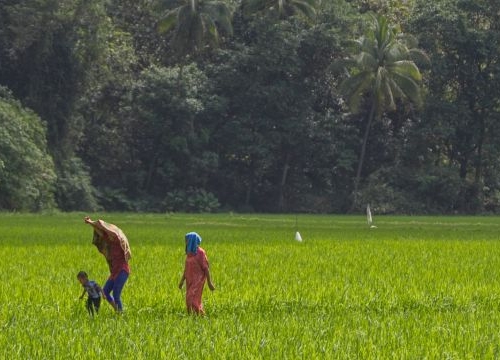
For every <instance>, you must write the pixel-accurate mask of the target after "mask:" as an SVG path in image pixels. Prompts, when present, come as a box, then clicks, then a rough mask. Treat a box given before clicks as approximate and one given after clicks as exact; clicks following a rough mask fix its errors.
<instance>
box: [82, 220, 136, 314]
mask: <svg viewBox="0 0 500 360" xmlns="http://www.w3.org/2000/svg"><path fill="white" fill-rule="evenodd" d="M84 220H85V223H87V224H89V225H91V226H92V227H93V228H94V238H93V240H92V243H93V244H94V245H95V246H96V247H97V250H99V252H100V253H101V254H103V255H104V257H105V258H106V261H107V263H108V266H109V272H110V274H109V278H108V280H107V281H106V283H105V284H104V288H103V292H104V295H105V297H106V300H107V301H108V302H109V303H110V304H111V306H113V308H114V309H115V310H116V311H117V312H118V313H121V312H122V311H123V304H122V301H121V293H122V290H123V287H124V286H125V283H126V282H127V279H128V277H129V274H130V266H129V264H128V262H129V260H130V258H131V256H132V255H131V251H130V246H129V243H128V239H127V237H126V236H125V234H124V233H123V231H122V230H121V229H120V228H119V227H118V226H116V225H113V224H109V223H107V222H105V221H103V220H96V221H93V220H92V219H91V218H90V217H88V216H86V217H85V219H84ZM111 293H113V294H111Z"/></svg>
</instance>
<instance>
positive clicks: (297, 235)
mask: <svg viewBox="0 0 500 360" xmlns="http://www.w3.org/2000/svg"><path fill="white" fill-rule="evenodd" d="M295 240H296V241H300V242H302V236H300V233H299V232H298V231H297V232H296V233H295Z"/></svg>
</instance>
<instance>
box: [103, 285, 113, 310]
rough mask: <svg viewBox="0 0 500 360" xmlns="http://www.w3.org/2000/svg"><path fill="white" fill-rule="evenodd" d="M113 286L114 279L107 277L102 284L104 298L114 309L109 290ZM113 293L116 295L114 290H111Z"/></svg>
mask: <svg viewBox="0 0 500 360" xmlns="http://www.w3.org/2000/svg"><path fill="white" fill-rule="evenodd" d="M114 286H115V280H113V279H111V278H109V279H108V280H107V281H106V283H105V284H104V286H103V288H102V291H103V292H104V295H105V296H106V300H107V301H108V302H109V303H110V304H111V306H113V308H114V309H115V310H116V303H115V299H114V298H113V296H111V291H113V287H114ZM113 295H116V294H115V292H114V291H113Z"/></svg>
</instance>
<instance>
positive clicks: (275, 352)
mask: <svg viewBox="0 0 500 360" xmlns="http://www.w3.org/2000/svg"><path fill="white" fill-rule="evenodd" d="M90 215H92V217H93V218H102V219H104V220H106V221H108V222H112V223H114V224H116V225H118V226H119V227H121V228H122V229H123V230H124V232H125V233H126V234H127V236H128V238H129V241H130V245H131V248H132V253H133V258H132V260H131V268H132V273H131V276H130V278H129V281H128V282H127V284H126V285H125V288H124V291H123V294H122V299H123V302H124V306H125V312H124V314H123V315H121V316H118V315H116V314H114V313H113V311H112V310H111V307H110V306H107V304H105V303H103V304H102V306H101V311H100V313H99V315H98V316H96V317H94V318H91V317H89V315H88V314H87V312H86V309H85V303H84V301H83V300H78V297H79V295H80V294H81V291H82V288H81V285H80V284H79V283H78V281H77V279H76V274H77V273H78V271H80V270H85V271H87V272H88V273H89V277H90V278H91V279H94V280H96V281H97V282H99V283H100V284H101V285H102V284H103V283H104V282H105V280H106V277H107V274H108V269H107V265H106V262H105V260H104V258H103V257H102V256H101V255H100V254H99V253H98V252H97V250H96V248H95V247H94V246H93V245H92V244H91V237H92V229H91V228H90V227H89V226H88V225H85V224H84V222H83V216H84V214H78V213H72V214H51V215H31V214H30V215H27V214H25V215H22V214H0V276H1V281H0V359H94V358H100V359H113V358H121V359H423V358H426V359H445V358H448V359H496V358H499V357H500V282H499V280H500V256H499V255H500V237H499V234H500V218H497V217H442V216H439V217H389V216H383V217H377V218H376V219H375V222H376V225H377V228H376V229H369V228H368V227H367V226H366V222H365V219H364V217H361V216H335V215H329V216H326V215H325V216H319V215H298V216H295V215H258V214H251V215H237V214H217V215H187V214H173V215H165V214H163V215H148V214H115V213H110V214H90ZM296 230H299V231H300V234H301V235H302V238H303V242H297V241H295V240H294V235H295V231H296ZM189 231H197V232H198V233H199V234H200V235H201V236H202V238H203V242H202V245H201V246H202V247H203V248H204V249H205V250H206V252H207V256H208V258H209V261H210V267H211V273H212V277H213V280H214V282H215V285H216V287H217V289H216V290H215V291H214V292H212V293H211V292H210V291H209V290H208V288H206V289H205V292H204V297H203V299H204V307H205V311H206V313H207V316H205V317H196V316H189V315H187V313H186V310H185V303H184V292H183V291H181V290H179V289H178V288H177V284H178V281H179V279H180V276H181V273H182V270H183V266H184V258H185V254H184V234H185V233H186V232H189Z"/></svg>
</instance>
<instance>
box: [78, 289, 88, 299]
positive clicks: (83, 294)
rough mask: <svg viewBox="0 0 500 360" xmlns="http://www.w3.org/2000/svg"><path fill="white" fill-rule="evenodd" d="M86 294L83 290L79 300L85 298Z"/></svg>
mask: <svg viewBox="0 0 500 360" xmlns="http://www.w3.org/2000/svg"><path fill="white" fill-rule="evenodd" d="M86 292H87V291H86V290H85V289H83V293H82V295H80V297H79V299H83V297H84V296H85V293H86Z"/></svg>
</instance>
